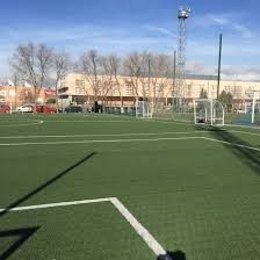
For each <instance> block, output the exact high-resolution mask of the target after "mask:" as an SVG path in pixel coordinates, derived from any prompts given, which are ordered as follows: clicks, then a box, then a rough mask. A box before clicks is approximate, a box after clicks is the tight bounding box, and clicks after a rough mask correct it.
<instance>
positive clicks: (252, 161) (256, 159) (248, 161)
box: [208, 127, 260, 176]
mask: <svg viewBox="0 0 260 260" xmlns="http://www.w3.org/2000/svg"><path fill="white" fill-rule="evenodd" d="M208 130H210V131H209V132H210V134H211V136H212V137H214V138H215V139H218V140H219V141H221V142H223V145H224V146H225V147H226V148H227V149H228V150H230V151H231V152H232V153H233V154H234V155H235V156H236V157H237V158H238V159H239V160H240V161H241V162H243V163H244V164H245V165H246V166H247V167H248V168H250V169H251V170H252V171H253V172H254V173H255V174H256V175H258V176H259V175H260V151H257V150H254V147H252V145H251V144H249V143H247V142H246V141H244V140H243V139H241V138H239V137H238V136H236V135H234V134H232V133H231V132H229V131H226V130H222V129H219V128H217V127H210V128H208ZM255 148H257V147H255Z"/></svg>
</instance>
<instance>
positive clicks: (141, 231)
mask: <svg viewBox="0 0 260 260" xmlns="http://www.w3.org/2000/svg"><path fill="white" fill-rule="evenodd" d="M100 202H110V203H111V204H112V205H113V206H114V207H115V208H116V209H117V210H118V212H119V213H120V214H121V215H122V216H123V217H124V218H125V220H126V221H127V222H128V223H129V224H130V225H131V226H132V228H134V230H135V231H136V233H137V234H138V235H139V236H140V237H141V238H142V239H143V240H144V242H145V243H146V245H147V246H148V247H149V248H150V249H151V250H152V251H153V252H154V254H155V255H156V256H160V255H165V256H166V255H167V252H166V250H164V248H163V247H162V246H161V245H160V244H159V242H158V241H157V240H156V239H155V238H154V237H153V235H152V234H151V233H150V232H149V231H148V230H147V229H146V228H145V227H144V226H143V225H142V224H141V223H140V222H139V221H138V220H137V219H136V218H135V217H134V215H133V214H132V213H131V212H130V211H129V210H128V209H127V208H126V207H125V206H124V204H123V203H122V202H121V201H120V200H119V199H118V198H116V197H109V198H99V199H88V200H78V201H67V202H58V203H47V204H39V205H30V206H23V207H16V208H12V209H9V210H8V211H16V212H17V211H28V210H38V209H48V208H58V207H68V206H77V205H84V204H93V203H100ZM6 210H7V209H5V208H2V209H0V213H1V212H4V211H6ZM167 259H168V260H172V259H171V258H170V257H169V256H168V258H167Z"/></svg>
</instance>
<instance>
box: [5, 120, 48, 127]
mask: <svg viewBox="0 0 260 260" xmlns="http://www.w3.org/2000/svg"><path fill="white" fill-rule="evenodd" d="M43 123H44V121H42V120H38V121H37V122H28V123H27V124H12V125H2V124H0V129H1V128H2V127H14V126H31V125H40V124H43Z"/></svg>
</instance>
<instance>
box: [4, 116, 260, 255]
mask: <svg viewBox="0 0 260 260" xmlns="http://www.w3.org/2000/svg"><path fill="white" fill-rule="evenodd" d="M100 198H101V199H103V200H101V201H96V199H100ZM113 199H114V201H113ZM83 200H84V201H83ZM91 200H94V201H91ZM80 201H81V202H80ZM259 201H260V130H259V129H249V128H232V127H226V128H225V130H222V131H219V130H217V129H215V130H214V129H210V130H209V129H198V128H195V127H194V126H193V125H192V124H187V123H180V122H172V121H161V120H159V121H158V120H146V121H144V120H136V119H132V118H127V117H108V116H92V115H86V116H85V115H79V116H78V115H75V116H68V115H67V116H64V115H60V116H59V115H53V116H48V117H47V116H46V117H40V116H33V115H13V116H2V117H1V118H0V208H1V209H2V210H1V212H0V259H1V260H2V259H8V260H9V259H10V260H13V259H17V260H54V259H55V260H68V259H75V260H81V259H82V260H83V259H84V260H85V259H91V260H92V259H95V260H103V259H108V260H122V259H123V260H133V259H137V260H139V259H140V260H151V259H154V260H155V259H157V258H158V255H159V254H164V253H165V251H169V252H171V253H169V255H171V258H172V259H173V260H183V259H186V260H192V259H198V260H204V259H205V260H211V259H212V260H214V259H216V260H220V259H227V260H239V259H247V260H248V259H260V202H259ZM61 202H68V204H65V205H62V204H60V203H61ZM113 202H116V203H119V204H120V203H121V204H120V205H123V206H122V207H123V210H122V208H121V210H122V211H121V212H120V207H119V208H117V205H116V204H113ZM53 203H56V204H53ZM72 203H74V204H73V205H72ZM46 204H47V205H46ZM119 204H118V205H119ZM31 205H33V207H32V208H28V207H26V206H31ZM35 205H36V206H35ZM120 205H119V206H120ZM39 207H42V208H39ZM15 210H17V211H15ZM125 211H127V212H126V213H125ZM129 216H130V217H129ZM135 221H136V222H135ZM142 228H143V229H142ZM147 233H149V234H148V235H147ZM149 235H150V236H151V237H152V238H151V239H150V241H147V240H149ZM147 238H148V239H147Z"/></svg>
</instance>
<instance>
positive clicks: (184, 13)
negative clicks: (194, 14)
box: [176, 7, 191, 112]
mask: <svg viewBox="0 0 260 260" xmlns="http://www.w3.org/2000/svg"><path fill="white" fill-rule="evenodd" d="M190 13H191V9H190V8H189V7H180V8H179V9H178V13H177V17H178V21H179V36H178V55H177V56H178V60H177V77H178V88H177V93H176V98H177V102H178V110H179V111H180V112H182V98H183V85H184V84H183V81H184V73H185V61H186V55H185V46H186V38H187V27H186V20H187V19H188V18H189V17H190Z"/></svg>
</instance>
